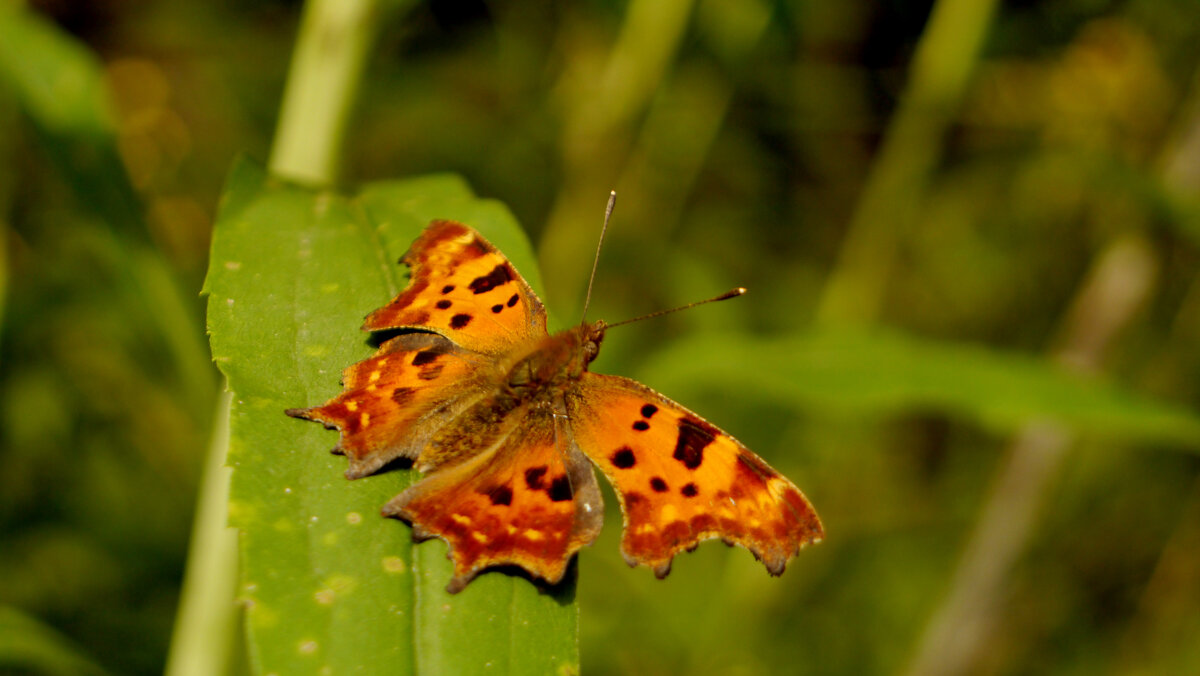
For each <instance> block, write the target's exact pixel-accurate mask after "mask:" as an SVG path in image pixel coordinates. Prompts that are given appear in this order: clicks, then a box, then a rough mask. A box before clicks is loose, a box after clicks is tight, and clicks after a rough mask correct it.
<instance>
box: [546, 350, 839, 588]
mask: <svg viewBox="0 0 1200 676" xmlns="http://www.w3.org/2000/svg"><path fill="white" fill-rule="evenodd" d="M567 415H568V416H569V418H570V425H571V428H572V431H573V433H574V436H575V439H576V442H577V443H578V444H579V446H580V448H582V449H583V451H584V452H585V453H586V454H587V455H588V456H589V457H590V458H591V459H592V461H593V462H595V463H596V465H597V466H598V467H599V468H600V470H601V471H602V472H604V474H605V476H607V477H608V479H609V481H611V482H612V484H613V486H614V487H615V488H616V492H617V496H618V498H619V499H620V501H621V511H622V513H623V514H624V516H625V532H624V535H623V538H622V543H621V551H622V553H623V554H624V556H625V560H626V561H627V562H628V563H629V564H630V565H637V564H644V565H647V566H650V567H651V568H652V569H653V570H654V572H655V574H656V575H657V576H658V577H663V576H665V575H666V574H667V573H668V572H670V570H671V559H672V558H673V557H674V556H675V554H677V553H679V552H680V551H681V550H691V549H692V548H694V547H695V546H696V545H697V544H698V543H700V542H701V541H703V540H707V539H709V538H721V539H723V540H725V541H726V542H728V543H731V544H734V543H736V544H739V545H742V546H743V547H746V548H747V549H749V550H750V551H751V552H753V553H754V555H755V556H756V557H757V558H758V559H759V560H760V561H762V562H763V563H764V564H765V565H766V567H767V570H768V571H769V572H770V573H771V574H772V575H779V574H781V573H782V572H783V569H784V566H785V565H786V564H787V562H788V560H789V559H790V558H791V557H792V556H794V555H795V554H796V552H798V551H799V549H800V548H801V547H804V546H805V545H808V544H812V543H815V542H818V541H820V539H821V538H822V537H823V535H824V530H823V528H822V526H821V521H820V519H819V518H818V517H817V513H816V511H815V510H814V509H813V507H812V505H811V504H809V502H808V500H807V499H806V498H805V497H804V495H803V494H802V493H801V492H800V491H799V489H797V488H796V487H795V486H794V485H792V483H791V482H790V481H788V480H787V479H786V478H784V477H783V476H782V475H781V474H779V473H778V472H776V471H775V470H774V469H772V468H771V467H770V466H769V465H767V463H766V462H764V461H763V460H762V458H759V457H758V456H757V455H755V454H754V453H751V452H750V450H749V449H747V448H746V447H745V446H743V445H742V444H740V443H739V442H738V441H737V440H736V439H734V438H733V437H731V436H729V435H728V434H725V433H724V432H722V431H721V430H719V429H717V428H716V427H714V426H712V425H711V424H709V423H708V422H706V421H705V420H704V419H703V418H701V417H700V416H698V415H696V414H694V413H692V412H691V411H688V410H687V409H685V408H684V407H682V406H680V405H679V404H676V403H675V402H673V401H671V400H670V399H667V398H666V397H664V396H662V395H660V394H658V393H657V392H655V391H653V390H651V389H650V388H648V387H645V386H644V385H641V384H640V383H638V382H636V381H633V380H630V379H628V378H621V377H617V376H609V375H600V374H595V373H585V374H584V375H583V379H582V380H581V382H580V386H579V388H578V389H577V390H576V394H575V395H574V396H571V397H569V398H568V399H567Z"/></svg>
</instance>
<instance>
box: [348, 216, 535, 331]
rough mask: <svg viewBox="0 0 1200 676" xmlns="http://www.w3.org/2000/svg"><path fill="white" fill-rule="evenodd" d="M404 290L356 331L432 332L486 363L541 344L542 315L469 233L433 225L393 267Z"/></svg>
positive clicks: (494, 254) (500, 257) (495, 255)
mask: <svg viewBox="0 0 1200 676" xmlns="http://www.w3.org/2000/svg"><path fill="white" fill-rule="evenodd" d="M400 262H402V263H406V264H408V266H409V267H410V268H411V270H412V275H411V280H410V282H409V285H408V287H407V288H405V289H404V290H403V291H402V292H400V295H398V296H396V298H395V299H393V300H392V302H391V303H388V304H387V305H385V306H384V307H382V308H380V309H378V310H376V311H374V312H372V313H371V314H370V315H368V316H367V318H366V321H365V322H364V323H363V329H364V330H368V331H381V330H385V329H399V328H412V329H421V330H425V331H434V332H436V333H438V334H440V335H443V336H445V337H447V338H449V339H450V340H451V341H453V342H454V343H455V344H456V345H458V346H460V347H462V348H464V349H466V350H469V351H471V352H483V353H487V354H492V355H499V354H503V353H506V352H508V351H510V350H512V349H513V347H515V346H517V345H520V344H524V343H527V342H529V341H531V340H534V339H537V338H544V337H545V336H546V309H545V308H544V307H543V306H542V302H541V301H540V300H538V297H537V296H536V295H535V294H534V293H533V289H531V288H530V287H529V284H527V283H526V282H525V280H524V279H523V278H522V277H521V275H520V274H519V273H517V271H516V269H515V268H513V266H512V264H511V263H509V262H508V259H507V258H505V257H504V254H502V253H500V251H498V250H497V249H496V247H494V246H492V245H491V243H489V242H488V241H487V240H485V239H484V238H483V237H482V236H481V235H480V234H479V233H478V232H475V230H473V229H471V228H469V227H467V226H465V225H463V224H461V223H455V222H453V221H434V222H433V223H431V224H430V225H429V226H428V227H427V228H425V231H424V232H422V233H421V236H420V237H419V238H417V240H416V241H415V242H413V245H412V247H410V248H409V250H408V252H407V253H406V254H404V256H403V257H402V258H401V259H400Z"/></svg>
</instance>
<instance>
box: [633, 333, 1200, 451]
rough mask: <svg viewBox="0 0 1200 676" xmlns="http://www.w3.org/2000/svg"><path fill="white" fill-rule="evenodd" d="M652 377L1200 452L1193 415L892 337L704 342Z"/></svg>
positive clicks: (1089, 382)
mask: <svg viewBox="0 0 1200 676" xmlns="http://www.w3.org/2000/svg"><path fill="white" fill-rule="evenodd" d="M713 355H720V359H714V358H713ZM641 375H642V377H643V378H644V379H645V381H646V382H648V383H652V384H653V385H654V386H656V387H662V388H664V389H666V390H667V391H670V389H673V388H678V389H685V388H688V387H710V388H723V389H726V390H728V389H729V388H731V387H736V388H737V391H738V392H740V393H746V394H747V395H748V396H760V397H768V398H773V399H776V400H779V401H782V402H785V403H787V404H788V405H794V406H798V407H823V408H828V409H835V410H842V411H849V412H853V413H870V414H879V413H894V412H899V411H913V410H926V411H928V410H932V411H942V412H945V413H947V414H950V415H958V416H963V417H967V418H972V419H975V420H978V421H979V422H981V423H983V424H985V425H988V426H990V427H993V428H997V429H1002V430H1012V429H1015V428H1016V427H1017V426H1020V425H1023V424H1025V423H1028V422H1030V421H1034V420H1046V419H1049V420H1056V421H1058V422H1061V423H1064V424H1066V425H1069V426H1071V427H1073V428H1075V429H1076V430H1078V431H1079V432H1082V433H1088V434H1100V435H1113V436H1119V437H1123V438H1127V439H1134V440H1144V441H1161V442H1170V443H1176V444H1181V445H1185V446H1188V447H1191V448H1193V449H1196V448H1200V417H1198V416H1197V415H1196V413H1195V412H1193V411H1189V410H1186V409H1184V408H1182V407H1179V406H1175V405H1171V404H1168V403H1164V402H1157V401H1154V400H1151V399H1148V398H1145V397H1142V396H1139V395H1137V394H1134V393H1132V392H1129V391H1126V390H1123V389H1121V388H1120V387H1117V386H1115V385H1113V384H1111V383H1108V382H1105V381H1103V380H1100V379H1098V378H1095V377H1084V376H1080V375H1077V374H1074V373H1070V372H1068V371H1067V370H1065V369H1063V368H1060V367H1057V366H1055V365H1053V364H1051V363H1050V362H1048V361H1046V360H1044V359H1037V358H1034V357H1031V356H1027V355H1021V354H1014V353H1005V352H1001V351H998V350H994V349H988V348H985V347H980V346H974V345H968V344H962V343H949V342H937V341H932V340H923V339H920V338H917V337H914V336H908V335H905V334H902V333H898V332H892V331H874V332H867V331H855V330H838V329H821V330H814V331H811V332H808V333H804V334H800V335H797V336H793V337H788V338H782V339H776V340H764V339H758V338H754V337H750V336H736V337H730V336H728V335H725V336H720V337H717V336H702V337H697V338H693V339H690V340H685V341H682V342H680V343H678V344H676V345H674V346H673V347H672V348H671V349H669V350H664V351H663V352H662V353H661V354H660V355H658V356H656V357H655V358H654V359H652V360H649V362H648V366H647V368H646V369H645V370H644V371H643V373H642V374H641Z"/></svg>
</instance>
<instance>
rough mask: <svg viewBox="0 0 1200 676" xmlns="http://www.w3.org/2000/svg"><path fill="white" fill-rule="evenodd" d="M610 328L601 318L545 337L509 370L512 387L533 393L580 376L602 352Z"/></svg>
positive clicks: (524, 392)
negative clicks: (605, 331) (607, 329)
mask: <svg viewBox="0 0 1200 676" xmlns="http://www.w3.org/2000/svg"><path fill="white" fill-rule="evenodd" d="M606 328H607V325H606V324H605V323H604V322H603V321H597V322H595V323H592V324H580V325H579V326H575V327H572V328H570V329H567V330H565V331H560V332H558V333H556V334H554V335H551V336H547V337H546V338H544V339H542V340H541V341H539V342H538V343H537V344H536V345H535V346H534V347H533V348H532V349H531V350H530V351H529V353H528V354H527V355H526V356H525V357H523V358H522V359H520V360H519V361H518V362H517V363H516V364H515V365H514V366H513V368H512V369H511V370H510V371H509V372H508V377H507V385H508V387H509V388H511V389H512V390H513V391H514V393H515V394H517V395H518V396H521V395H525V396H530V395H535V394H536V393H537V392H539V391H544V390H547V389H550V388H553V387H554V386H555V385H567V384H569V383H570V382H571V381H575V380H578V379H579V378H580V376H582V375H583V373H584V371H586V370H587V366H588V364H590V363H591V362H592V360H594V359H595V358H596V355H597V354H599V352H600V342H601V341H602V340H603V339H604V330H605V329H606Z"/></svg>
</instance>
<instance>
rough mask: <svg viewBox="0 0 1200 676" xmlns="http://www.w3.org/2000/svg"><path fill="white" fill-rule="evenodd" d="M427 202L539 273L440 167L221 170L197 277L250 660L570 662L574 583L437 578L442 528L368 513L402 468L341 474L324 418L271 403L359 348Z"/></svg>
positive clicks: (307, 666) (431, 211) (299, 394)
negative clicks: (228, 405) (224, 418)
mask: <svg viewBox="0 0 1200 676" xmlns="http://www.w3.org/2000/svg"><path fill="white" fill-rule="evenodd" d="M435 217H444V218H454V219H458V220H462V221H465V222H467V223H470V224H471V225H473V226H475V227H477V228H478V229H479V230H480V231H481V232H483V233H484V235H485V236H486V237H488V238H489V239H490V240H491V241H492V242H494V243H495V244H496V245H497V246H499V247H500V248H501V249H502V250H504V251H505V253H506V254H508V255H509V256H510V258H511V260H512V261H513V263H514V265H516V266H517V267H518V269H520V270H521V271H522V272H523V273H524V274H525V275H526V278H527V279H529V281H530V283H531V284H533V285H534V287H535V288H536V287H539V286H540V283H539V281H538V276H537V274H536V269H535V267H534V265H533V261H534V258H533V254H532V251H531V250H530V247H529V245H528V243H527V241H525V239H524V236H523V235H522V234H521V231H520V229H519V227H518V226H517V224H516V223H515V222H514V221H513V219H512V217H511V216H510V215H509V214H508V212H507V210H505V209H504V208H503V207H502V206H500V205H498V204H496V203H493V202H486V201H481V200H478V199H476V198H474V197H473V196H472V195H471V194H470V192H469V190H468V189H467V188H466V187H465V186H464V184H463V183H462V181H461V180H459V179H457V178H455V177H449V176H447V177H431V178H420V179H413V180H406V181H396V182H388V183H380V184H375V185H372V186H368V187H367V188H365V189H364V190H363V191H362V192H360V193H359V194H358V195H357V196H353V197H343V196H340V195H336V194H333V193H330V192H320V191H311V190H306V189H302V188H299V187H294V186H290V185H285V184H282V183H280V182H277V181H275V180H272V179H268V178H267V177H266V176H265V175H264V174H263V172H262V171H261V170H260V169H258V168H257V167H255V166H252V165H251V164H249V163H247V162H242V163H239V164H238V165H237V166H236V167H235V168H234V170H233V172H232V175H231V177H230V179H229V181H228V185H227V189H226V193H225V197H224V198H223V202H222V208H221V213H220V216H219V219H218V223H217V227H216V231H215V233H214V239H213V252H212V258H211V262H210V269H209V276H208V280H207V282H206V291H207V293H208V295H209V299H208V303H209V332H210V336H211V341H212V348H213V356H214V359H215V360H216V361H217V364H218V366H219V367H220V369H221V371H222V372H223V373H225V375H226V377H227V378H228V383H229V387H230V389H231V390H232V392H233V400H234V403H233V407H232V412H231V438H230V450H229V461H230V464H232V466H233V467H234V474H233V486H232V497H231V501H230V519H231V523H232V525H234V526H235V527H237V528H238V529H239V531H240V546H241V557H242V558H241V580H242V584H241V596H242V598H243V599H244V601H245V603H246V606H247V614H246V625H247V632H248V643H249V652H250V659H251V663H252V665H253V667H254V671H255V672H256V673H281V674H284V673H286V674H306V673H312V674H317V673H334V674H341V673H352V672H354V673H363V672H366V673H379V674H407V673H456V674H461V673H475V672H479V671H482V670H484V669H485V668H486V669H488V670H489V671H490V672H491V673H500V674H505V673H554V672H558V673H561V672H574V671H577V669H578V648H577V646H576V625H577V615H576V608H575V605H574V602H573V599H574V587H573V585H570V584H568V585H565V586H564V587H563V588H562V589H561V590H558V591H557V592H556V593H554V594H550V593H544V592H541V591H539V590H538V589H537V588H536V587H535V586H534V585H533V584H531V583H530V582H528V581H527V580H525V579H523V578H515V577H510V576H508V575H505V574H500V573H497V574H487V575H484V576H482V577H480V578H479V579H477V580H476V581H475V582H474V583H472V584H471V585H470V586H469V587H468V588H467V589H466V591H464V592H462V593H461V594H459V595H457V596H450V595H448V594H446V593H445V591H444V587H445V585H446V583H447V582H448V581H449V579H450V576H451V568H450V563H449V561H448V560H446V559H445V545H444V544H443V543H441V542H440V541H431V542H428V543H425V544H423V545H421V546H420V547H414V546H413V544H412V536H411V533H410V531H409V529H408V527H406V526H404V525H402V524H399V523H396V522H394V521H389V520H385V519H383V518H382V517H380V516H379V510H380V508H381V507H382V505H383V504H384V503H385V502H386V501H387V500H388V499H389V498H390V497H392V496H393V495H395V494H396V493H398V492H400V491H401V490H403V489H404V488H405V487H407V486H408V485H409V484H410V483H411V482H412V481H413V479H414V477H413V476H412V475H411V474H410V472H408V471H393V472H388V473H384V474H380V475H376V476H372V477H369V478H366V479H361V480H358V481H354V482H350V481H347V480H346V479H344V478H343V477H342V472H343V471H344V470H345V461H344V460H343V459H342V458H340V457H336V456H332V455H330V454H329V453H328V450H329V449H330V448H331V447H332V446H333V445H334V444H335V442H336V439H337V437H336V433H335V432H331V431H328V430H323V429H321V428H320V427H319V426H317V425H313V424H311V423H305V422H303V421H298V420H293V419H291V418H287V417H286V416H284V415H283V410H284V409H286V408H290V407H298V406H312V405H315V404H319V403H321V402H323V401H325V400H326V399H327V398H328V397H330V396H332V395H334V394H336V393H338V392H339V391H340V386H339V382H338V381H339V375H340V373H341V371H342V369H343V368H345V367H346V366H349V365H350V364H352V363H354V362H355V361H358V360H361V359H363V358H365V357H366V356H368V355H369V354H370V353H371V352H372V350H371V348H370V347H369V346H368V344H367V342H366V339H367V336H366V335H365V334H363V333H361V332H360V331H359V330H358V326H359V325H360V323H361V321H362V318H363V316H364V315H365V314H366V313H367V312H369V311H370V310H373V309H375V308H376V307H378V306H380V305H383V304H384V303H386V302H387V301H388V300H390V299H391V297H392V296H393V295H394V294H395V293H396V292H397V291H398V290H399V289H400V288H401V287H402V286H403V284H404V280H405V273H404V269H403V267H402V266H400V265H398V264H397V263H396V261H397V259H398V258H399V256H400V255H401V254H402V253H403V252H404V251H405V250H406V249H407V248H408V246H409V244H410V243H411V242H412V240H413V239H414V238H415V236H416V235H417V234H418V233H419V232H420V230H421V229H422V228H423V227H424V225H425V224H426V223H427V222H428V221H429V220H431V219H433V218H435Z"/></svg>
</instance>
